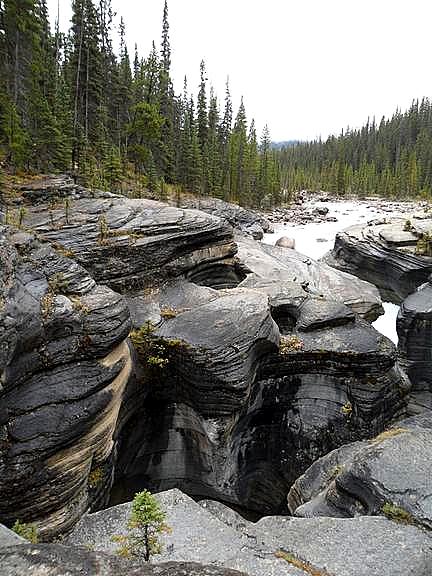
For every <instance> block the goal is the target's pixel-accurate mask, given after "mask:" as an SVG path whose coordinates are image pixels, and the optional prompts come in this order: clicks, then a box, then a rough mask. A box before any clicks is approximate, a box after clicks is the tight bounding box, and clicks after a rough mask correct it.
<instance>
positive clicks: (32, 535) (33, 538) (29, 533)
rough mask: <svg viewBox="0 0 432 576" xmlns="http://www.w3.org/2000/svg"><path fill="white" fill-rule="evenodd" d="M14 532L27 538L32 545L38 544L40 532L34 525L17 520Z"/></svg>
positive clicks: (13, 528) (13, 527)
mask: <svg viewBox="0 0 432 576" xmlns="http://www.w3.org/2000/svg"><path fill="white" fill-rule="evenodd" d="M12 530H13V531H14V532H15V534H18V536H21V537H22V538H25V539H26V540H28V541H29V542H31V543H32V544H37V543H38V540H39V536H38V531H37V528H36V526H35V525H34V524H27V523H26V522H20V521H19V520H16V521H15V524H14V525H13V526H12Z"/></svg>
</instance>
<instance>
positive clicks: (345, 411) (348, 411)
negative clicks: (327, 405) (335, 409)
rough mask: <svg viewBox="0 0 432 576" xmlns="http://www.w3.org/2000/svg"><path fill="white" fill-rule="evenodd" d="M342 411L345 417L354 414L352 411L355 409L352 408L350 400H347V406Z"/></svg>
mask: <svg viewBox="0 0 432 576" xmlns="http://www.w3.org/2000/svg"><path fill="white" fill-rule="evenodd" d="M341 410H342V414H345V416H350V415H351V414H352V411H353V407H352V404H351V402H350V401H349V400H347V401H346V402H345V404H344V405H343V406H342V408H341Z"/></svg>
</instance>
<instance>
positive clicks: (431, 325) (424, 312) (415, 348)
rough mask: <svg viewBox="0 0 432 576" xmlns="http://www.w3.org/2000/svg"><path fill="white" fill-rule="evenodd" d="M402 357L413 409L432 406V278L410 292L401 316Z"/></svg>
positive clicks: (398, 322)
mask: <svg viewBox="0 0 432 576" xmlns="http://www.w3.org/2000/svg"><path fill="white" fill-rule="evenodd" d="M396 327H397V332H398V336H399V343H398V352H399V361H400V363H401V364H402V366H403V367H404V369H405V370H406V372H407V374H408V377H409V379H410V381H411V383H412V390H411V403H410V411H411V412H412V413H418V412H421V411H423V410H425V409H428V410H431V409H432V281H431V279H429V282H427V283H426V284H424V285H423V286H421V287H420V288H419V289H418V290H417V291H416V292H414V293H413V294H410V295H409V296H408V297H407V298H406V299H405V300H404V301H403V302H402V304H401V307H400V310H399V314H398V318H397V323H396Z"/></svg>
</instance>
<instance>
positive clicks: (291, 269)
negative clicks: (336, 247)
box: [236, 236, 383, 321]
mask: <svg viewBox="0 0 432 576" xmlns="http://www.w3.org/2000/svg"><path fill="white" fill-rule="evenodd" d="M236 241H237V245H238V257H239V259H240V261H241V263H242V266H243V269H244V271H245V272H246V273H251V272H252V273H254V274H255V275H256V276H258V277H259V278H265V279H272V280H279V281H281V282H283V281H291V282H296V283H298V284H303V285H304V286H305V287H306V288H307V289H308V291H309V292H311V293H313V294H316V295H320V296H324V297H326V298H327V299H329V300H336V301H338V302H343V303H344V304H346V305H347V306H349V307H350V308H351V309H352V310H353V311H354V312H356V313H357V314H359V315H360V316H362V317H364V318H366V319H367V320H370V321H372V320H376V318H378V316H379V315H380V314H382V313H383V309H382V304H381V298H380V295H379V292H378V290H377V289H376V288H375V286H373V285H372V284H370V283H369V282H364V281H362V280H359V279H358V278H356V277H354V276H352V275H350V274H346V273H344V272H339V271H337V270H335V269H334V268H331V267H330V266H327V265H326V264H322V263H320V262H316V261H315V260H312V259H311V258H309V257H308V256H304V255H303V254H300V252H297V251H295V250H288V249H286V248H281V247H278V246H269V245H267V244H259V243H257V242H253V241H251V240H248V239H246V238H243V237H240V236H238V237H236Z"/></svg>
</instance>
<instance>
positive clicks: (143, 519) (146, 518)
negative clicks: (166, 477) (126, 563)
mask: <svg viewBox="0 0 432 576" xmlns="http://www.w3.org/2000/svg"><path fill="white" fill-rule="evenodd" d="M165 519H166V514H165V512H163V510H161V508H160V506H159V503H158V501H157V500H156V498H155V497H154V496H153V494H151V493H150V492H149V491H148V490H144V491H143V492H138V494H135V498H134V499H133V502H132V510H131V514H130V517H129V524H128V534H127V535H125V536H114V538H113V540H114V541H115V542H118V543H120V544H121V546H120V548H119V549H118V550H117V554H119V555H120V556H125V557H127V556H140V557H142V558H144V560H145V561H146V562H148V561H149V560H150V556H153V555H154V554H160V552H161V548H162V546H161V543H160V541H159V535H160V534H162V532H167V531H169V527H168V526H167V525H166V523H165Z"/></svg>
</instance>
